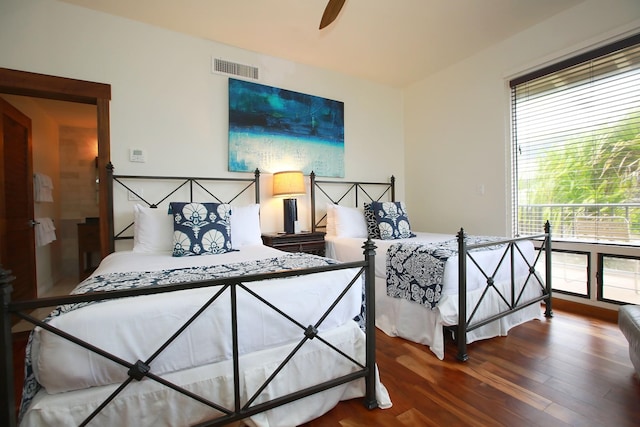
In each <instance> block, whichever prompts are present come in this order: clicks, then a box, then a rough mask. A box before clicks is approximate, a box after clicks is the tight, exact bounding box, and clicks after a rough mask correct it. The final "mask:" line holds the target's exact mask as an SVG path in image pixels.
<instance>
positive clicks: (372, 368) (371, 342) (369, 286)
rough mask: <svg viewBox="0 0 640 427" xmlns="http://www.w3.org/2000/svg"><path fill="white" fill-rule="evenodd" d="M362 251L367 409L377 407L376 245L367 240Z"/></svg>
mask: <svg viewBox="0 0 640 427" xmlns="http://www.w3.org/2000/svg"><path fill="white" fill-rule="evenodd" d="M362 248H363V249H364V258H365V262H366V263H367V268H366V270H365V272H364V286H365V289H366V296H365V302H366V305H367V306H366V308H365V316H366V317H367V318H366V321H365V325H366V326H365V327H366V328H367V331H366V335H367V348H366V365H367V376H366V379H365V381H366V384H365V385H366V395H365V401H364V406H365V407H366V408H367V409H373V408H377V407H378V399H377V397H376V310H375V303H376V298H375V297H376V295H375V288H376V286H375V280H376V279H375V278H376V275H375V274H376V266H375V258H376V245H375V244H374V243H373V241H372V240H371V239H367V241H366V242H365V243H364V246H363V247H362Z"/></svg>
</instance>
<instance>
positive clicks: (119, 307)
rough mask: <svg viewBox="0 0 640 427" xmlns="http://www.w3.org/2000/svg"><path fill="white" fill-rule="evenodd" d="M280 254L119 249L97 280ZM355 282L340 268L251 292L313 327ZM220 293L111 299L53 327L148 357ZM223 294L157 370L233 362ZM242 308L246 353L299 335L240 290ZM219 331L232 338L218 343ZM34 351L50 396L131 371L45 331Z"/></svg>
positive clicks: (335, 322) (346, 318) (356, 305)
mask: <svg viewBox="0 0 640 427" xmlns="http://www.w3.org/2000/svg"><path fill="white" fill-rule="evenodd" d="M281 254H282V252H280V251H277V250H275V249H272V248H269V247H266V246H262V245H255V246H246V247H243V248H242V249H241V250H240V251H238V252H230V253H226V254H221V255H208V256H196V257H179V258H178V257H172V256H171V255H170V253H163V254H146V253H142V254H140V253H133V252H115V253H113V254H111V255H109V256H108V257H107V258H105V260H104V261H103V262H102V263H101V264H100V267H99V268H98V269H97V270H96V271H95V272H94V275H101V274H106V273H112V272H119V271H155V270H163V269H173V268H180V267H190V266H195V265H200V264H201V263H203V262H204V263H208V264H230V263H234V262H239V261H248V260H255V259H260V258H269V257H273V256H277V255H281ZM352 277H353V270H340V271H334V272H327V273H322V274H320V275H318V274H316V275H309V276H304V277H299V278H287V279H277V280H270V281H265V282H256V283H251V284H249V287H250V288H252V289H254V290H255V291H256V292H257V293H258V294H260V295H261V296H263V297H265V299H267V300H268V301H271V302H273V303H274V304H275V305H277V306H278V307H279V308H280V309H282V310H283V311H284V312H286V313H288V314H289V315H290V316H291V317H293V318H294V319H296V320H298V321H299V322H300V323H301V324H303V325H309V324H314V323H315V322H316V321H317V320H318V319H319V318H320V316H321V315H322V313H324V311H325V310H326V309H327V308H328V307H329V305H330V303H331V302H332V301H333V300H334V299H335V297H336V296H337V295H339V293H340V292H341V291H342V289H343V288H344V286H345V285H346V284H347V283H349V280H350V279H351V278H352ZM215 292H216V291H215V290H213V289H212V288H204V289H194V290H189V291H180V292H173V293H167V294H157V295H150V296H144V297H134V298H126V299H120V300H112V301H108V302H102V303H98V304H93V305H90V306H88V307H83V308H79V309H77V310H74V311H71V312H69V313H65V314H64V315H62V316H59V317H57V318H55V319H53V320H52V321H51V322H50V323H51V324H52V325H54V326H56V327H58V328H60V329H62V330H64V331H66V332H68V333H70V334H72V335H74V336H77V337H78V338H80V339H83V340H85V341H87V342H89V343H91V344H93V345H96V346H97V347H100V348H103V349H105V350H107V351H109V352H110V353H112V354H115V355H116V356H118V357H120V358H122V359H124V360H127V361H130V362H133V361H135V360H146V359H147V358H148V357H149V356H150V355H151V354H152V353H153V352H154V351H155V350H156V349H157V348H158V347H159V346H160V345H161V344H162V343H163V342H164V341H165V340H166V339H167V338H168V337H169V336H170V335H171V334H173V332H174V331H175V330H176V329H177V328H178V327H179V326H181V325H182V324H183V322H184V321H186V320H187V319H188V318H189V317H190V316H191V315H192V314H193V313H194V312H195V311H196V310H197V309H199V308H200V306H201V305H202V304H203V303H204V302H205V301H206V300H207V299H209V298H210V297H211V296H212V295H214V293H215ZM225 293H226V295H223V297H222V298H220V299H219V300H218V301H216V302H215V303H214V304H213V305H212V306H211V307H210V308H209V309H208V310H207V311H206V312H205V314H204V315H202V316H201V317H200V318H198V319H197V320H196V321H195V322H194V323H193V324H192V325H191V326H190V327H189V328H188V329H187V330H186V331H185V332H184V333H183V334H182V335H181V336H180V337H179V338H178V339H177V340H176V341H175V342H174V343H172V344H171V345H170V347H168V348H167V349H166V350H164V351H163V352H162V353H161V354H160V356H159V357H158V358H157V359H155V360H154V361H153V363H152V369H153V372H154V373H156V374H163V373H168V372H174V371H179V370H182V369H187V368H191V367H194V366H199V365H205V364H211V363H215V362H218V361H221V360H225V359H228V358H230V357H231V355H232V347H231V339H230V331H231V329H230V324H231V323H230V318H231V315H230V308H229V291H228V290H227V291H226V292H225ZM143 299H144V304H142V301H143ZM360 303H361V289H360V287H358V286H354V287H352V289H351V290H350V291H349V292H348V293H347V295H346V296H345V298H344V299H343V300H342V301H341V302H340V303H339V304H338V305H337V307H336V309H335V310H334V311H333V312H332V313H331V315H330V316H329V317H328V318H327V319H326V320H325V321H324V322H323V323H322V325H321V326H320V328H319V330H320V331H327V330H330V329H332V328H335V327H338V326H341V325H343V324H345V323H347V322H350V321H351V319H353V318H354V316H356V315H357V314H358V313H359V312H360ZM238 304H239V307H241V308H242V310H241V311H240V312H239V315H238V328H239V349H240V353H241V354H245V353H250V352H254V351H257V350H260V349H263V348H269V347H274V346H278V345H281V344H283V343H286V342H289V341H290V340H293V339H298V338H299V337H300V335H301V330H300V329H299V328H297V327H295V326H293V325H292V324H291V323H290V322H289V321H288V320H286V319H284V318H283V317H282V316H280V315H278V314H276V313H275V312H274V311H273V310H271V309H270V308H268V307H266V306H265V305H264V304H262V303H261V302H259V301H257V300H256V299H255V298H253V297H250V296H249V295H248V294H247V293H246V292H244V291H238ZM220 334H222V335H224V336H226V337H227V338H226V339H223V340H219V339H216V338H217V336H216V335H220ZM31 354H32V361H33V366H34V371H35V374H36V378H37V379H38V382H39V383H40V384H41V385H42V386H43V387H44V388H45V389H46V390H47V392H48V393H50V394H52V393H60V392H66V391H71V390H77V389H85V388H88V387H95V386H102V385H107V384H113V383H116V382H120V381H123V380H124V379H126V377H127V372H126V371H127V370H126V368H124V367H122V366H120V365H118V364H116V363H114V362H111V361H109V360H106V359H104V358H103V357H101V356H99V355H96V354H95V353H93V352H90V351H89V350H86V349H84V348H82V347H79V346H77V345H75V344H73V343H70V342H69V341H66V340H64V339H62V338H59V337H58V336H56V335H53V334H51V333H49V332H46V331H43V330H41V329H40V328H36V331H35V334H34V339H33V346H32V353H31ZM41 355H46V357H40V356H41Z"/></svg>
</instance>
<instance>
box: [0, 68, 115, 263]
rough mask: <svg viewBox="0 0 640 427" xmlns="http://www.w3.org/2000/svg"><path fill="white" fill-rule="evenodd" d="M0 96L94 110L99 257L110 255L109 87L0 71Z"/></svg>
mask: <svg viewBox="0 0 640 427" xmlns="http://www.w3.org/2000/svg"><path fill="white" fill-rule="evenodd" d="M0 93H7V94H11V95H22V96H32V97H36V98H47V99H56V100H59V101H69V102H78V103H82V104H91V105H95V106H96V107H97V115H98V117H97V119H98V121H97V134H98V170H99V178H100V182H99V184H98V190H99V202H98V205H99V210H100V219H101V221H100V248H101V253H102V256H103V257H105V256H107V255H108V254H109V253H111V252H113V244H112V243H111V242H112V239H111V236H110V224H111V223H112V222H113V221H112V215H113V213H112V212H111V208H110V203H109V200H110V199H109V193H108V191H109V190H108V177H107V167H110V165H111V163H110V159H111V142H110V133H109V101H110V100H111V85H109V84H105V83H94V82H88V81H85V80H76V79H69V78H65V77H57V76H50V75H46V74H37V73H31V72H27V71H19V70H11V69H8V68H0Z"/></svg>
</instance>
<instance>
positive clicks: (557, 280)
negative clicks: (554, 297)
mask: <svg viewBox="0 0 640 427" xmlns="http://www.w3.org/2000/svg"><path fill="white" fill-rule="evenodd" d="M551 258H552V260H551V284H552V288H553V292H560V293H562V294H567V295H575V296H579V297H585V298H588V297H590V296H591V295H590V288H591V286H590V277H591V263H590V262H589V259H590V258H589V253H585V252H577V251H576V252H573V251H571V252H569V251H553V254H552V257H551ZM545 267H546V265H545V264H544V263H542V264H539V265H537V266H536V268H537V270H538V272H539V273H540V275H541V276H542V277H546V276H545V274H546V270H545Z"/></svg>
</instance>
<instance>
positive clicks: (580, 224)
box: [510, 35, 640, 245]
mask: <svg viewBox="0 0 640 427" xmlns="http://www.w3.org/2000/svg"><path fill="white" fill-rule="evenodd" d="M510 86H511V102H512V154H513V155H512V160H513V168H512V170H513V180H512V191H511V194H512V202H513V203H512V206H513V210H514V211H513V221H514V224H513V225H514V228H513V229H514V232H515V233H516V234H518V235H527V234H537V233H540V232H541V230H542V229H543V225H544V222H545V221H546V220H547V219H548V220H550V221H551V225H552V232H553V236H554V239H564V240H569V241H584V242H592V243H593V242H596V243H624V244H628V245H640V35H636V36H633V37H630V38H627V39H625V40H622V41H619V42H616V43H614V44H612V45H609V46H605V47H603V48H600V49H597V50H595V51H592V52H588V53H586V54H583V55H580V56H578V57H576V58H572V59H569V60H566V61H564V62H562V63H559V64H555V65H553V66H550V67H547V68H545V69H542V70H538V71H536V72H534V73H531V74H528V75H526V76H522V77H519V78H517V79H514V80H512V81H511V82H510Z"/></svg>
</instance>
